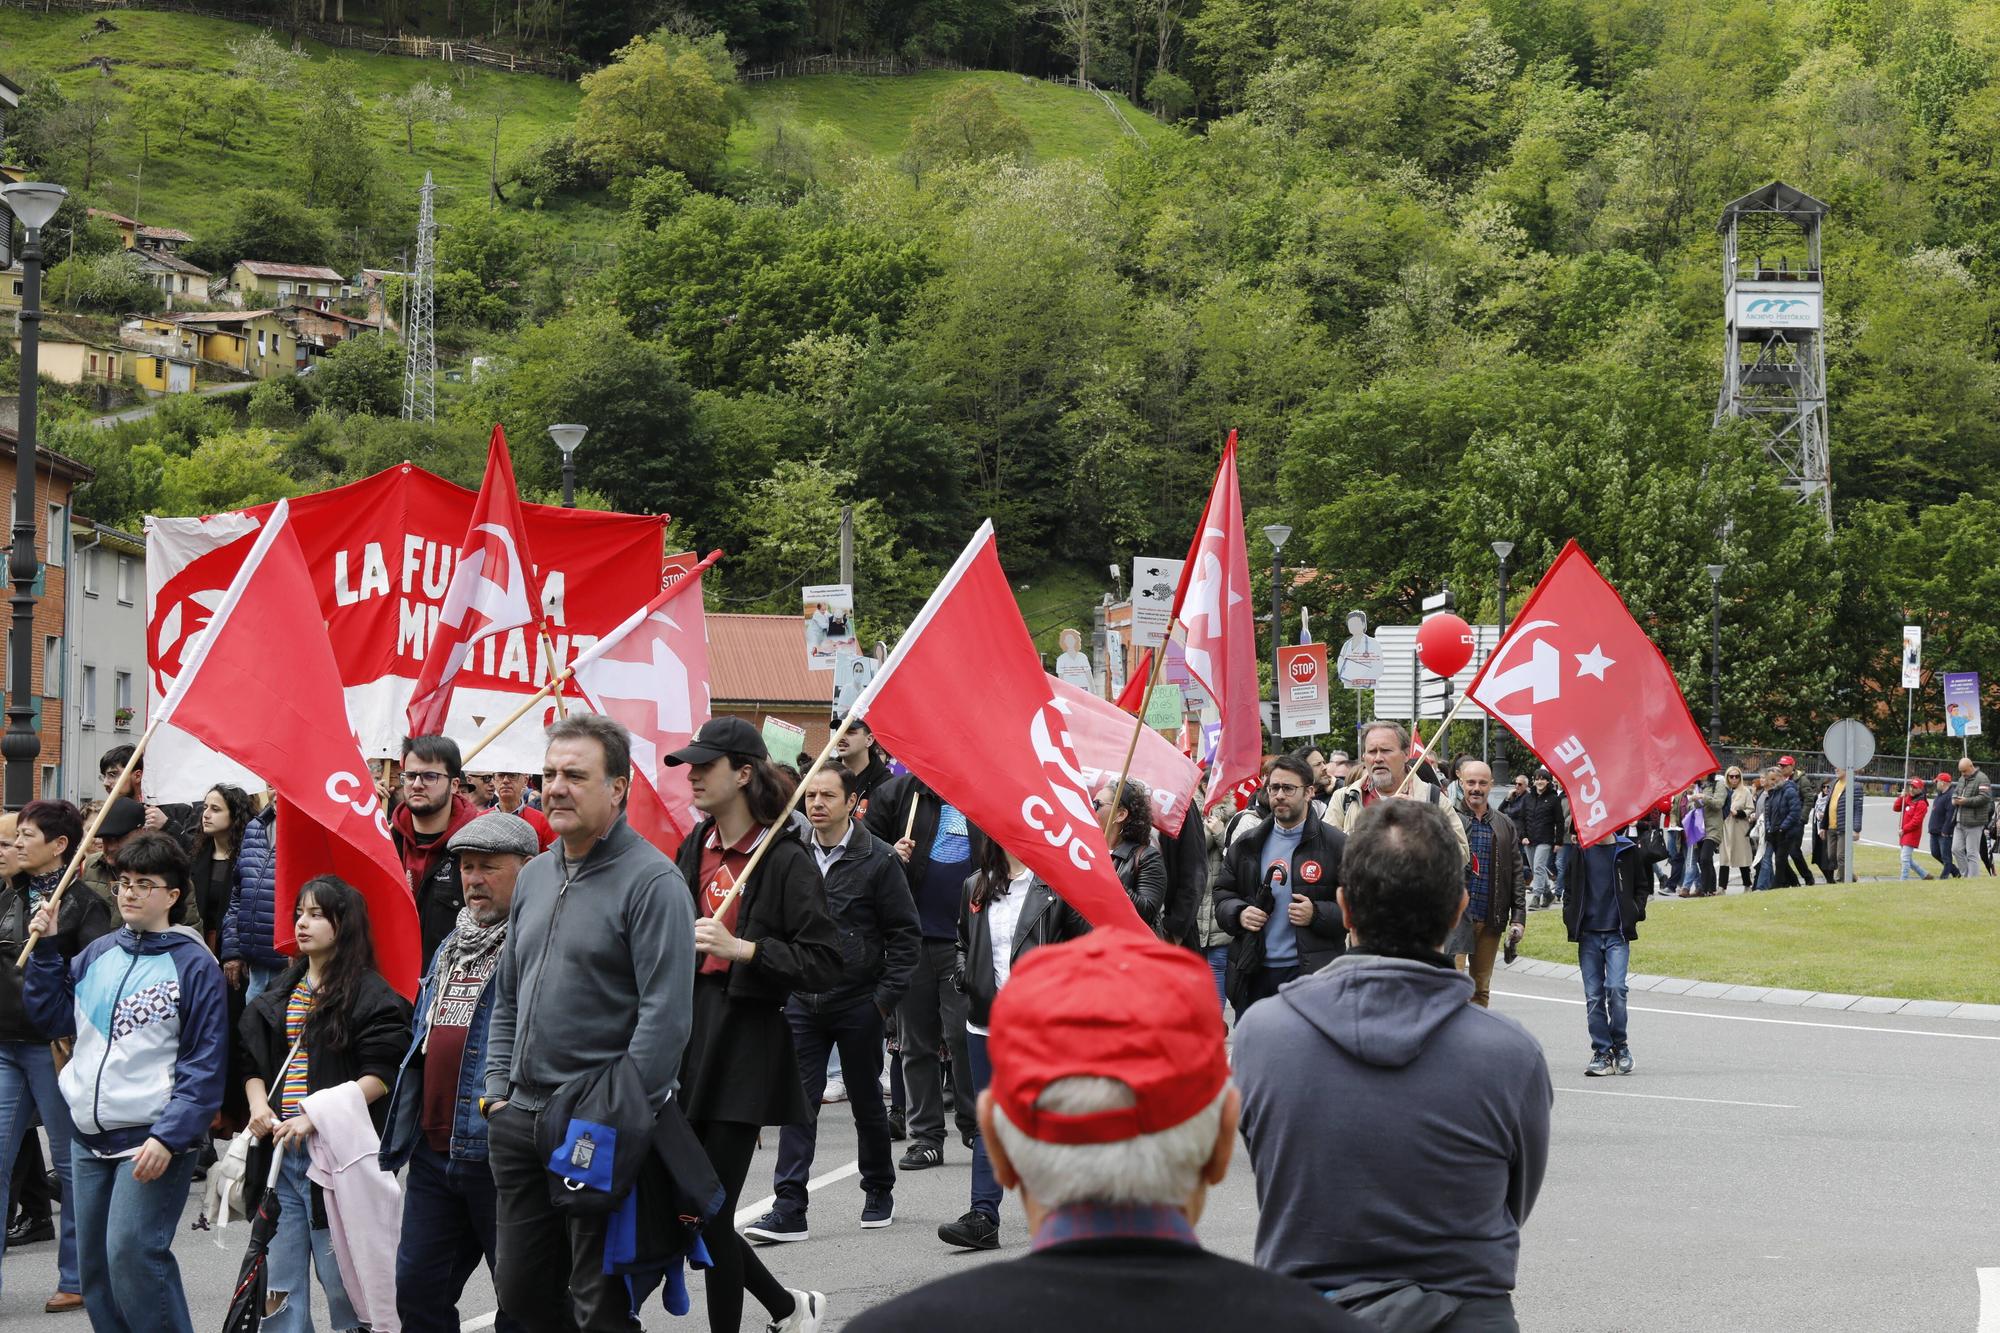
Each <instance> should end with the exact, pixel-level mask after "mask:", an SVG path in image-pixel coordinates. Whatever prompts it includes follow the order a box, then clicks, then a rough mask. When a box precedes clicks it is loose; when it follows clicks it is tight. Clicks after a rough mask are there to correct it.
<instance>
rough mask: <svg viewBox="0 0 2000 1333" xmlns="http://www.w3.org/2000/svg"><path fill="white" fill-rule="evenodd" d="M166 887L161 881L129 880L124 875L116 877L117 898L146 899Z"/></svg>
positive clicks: (165, 883)
mask: <svg viewBox="0 0 2000 1333" xmlns="http://www.w3.org/2000/svg"><path fill="white" fill-rule="evenodd" d="M167 887H168V885H167V882H166V881H165V880H163V879H131V878H128V877H126V876H124V875H120V876H119V877H118V896H119V897H121V898H147V897H151V896H152V895H153V894H155V893H157V892H159V891H160V890H162V889H165V888H167Z"/></svg>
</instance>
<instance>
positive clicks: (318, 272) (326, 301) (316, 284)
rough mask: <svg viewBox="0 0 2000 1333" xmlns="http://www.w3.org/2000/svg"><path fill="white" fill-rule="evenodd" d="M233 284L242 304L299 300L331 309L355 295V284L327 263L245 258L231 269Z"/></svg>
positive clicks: (268, 303) (237, 297) (280, 303)
mask: <svg viewBox="0 0 2000 1333" xmlns="http://www.w3.org/2000/svg"><path fill="white" fill-rule="evenodd" d="M229 286H230V289H231V290H232V291H233V292H234V293H235V300H236V303H237V304H238V305H241V306H244V307H245V308H248V307H251V306H283V305H291V304H293V303H294V302H296V303H297V304H299V305H309V306H315V307H317V308H318V309H321V310H330V309H332V308H333V304H334V302H336V301H344V300H346V299H347V298H348V297H350V296H352V295H354V285H353V284H352V283H350V282H348V281H347V279H345V278H343V277H341V276H340V274H338V273H336V272H334V271H333V270H332V269H330V268H327V267H326V266H325V265H323V264H267V263H265V262H264V261H262V260H259V259H244V260H239V261H238V262H237V265H236V267H235V268H234V269H233V270H231V271H230V274H229Z"/></svg>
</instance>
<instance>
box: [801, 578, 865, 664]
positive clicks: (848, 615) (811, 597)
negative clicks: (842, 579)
mask: <svg viewBox="0 0 2000 1333" xmlns="http://www.w3.org/2000/svg"><path fill="white" fill-rule="evenodd" d="M805 603H806V608H805V617H806V666H807V667H808V668H809V669H811V670H813V671H831V670H833V666H834V662H835V660H836V659H838V658H839V657H840V656H841V655H842V654H843V653H856V654H858V653H860V651H861V642H860V640H858V639H857V638H855V636H854V586H853V585H852V584H848V583H808V584H807V585H806V587H805Z"/></svg>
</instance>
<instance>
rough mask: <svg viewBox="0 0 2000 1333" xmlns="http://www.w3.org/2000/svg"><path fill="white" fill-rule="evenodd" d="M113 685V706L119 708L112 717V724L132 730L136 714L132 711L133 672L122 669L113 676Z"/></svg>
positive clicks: (123, 729) (124, 729)
mask: <svg viewBox="0 0 2000 1333" xmlns="http://www.w3.org/2000/svg"><path fill="white" fill-rule="evenodd" d="M111 687H112V688H111V706H112V707H113V708H115V709H117V710H118V711H117V713H116V714H115V715H113V717H112V719H111V725H112V726H114V727H116V728H117V729H118V730H120V731H130V730H132V718H133V716H134V713H133V711H132V673H131V672H129V671H120V672H119V673H117V675H115V676H114V677H112V681H111Z"/></svg>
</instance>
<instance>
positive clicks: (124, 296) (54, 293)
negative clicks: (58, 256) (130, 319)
mask: <svg viewBox="0 0 2000 1333" xmlns="http://www.w3.org/2000/svg"><path fill="white" fill-rule="evenodd" d="M42 299H43V300H44V301H46V302H48V303H49V304H50V305H52V306H56V307H58V308H60V309H64V310H91V311H96V312H99V313H101V314H106V315H130V314H136V313H139V312H142V311H148V310H157V309H158V308H159V307H160V306H161V305H163V304H165V302H164V301H163V300H162V299H161V296H160V289H159V288H158V287H155V286H154V285H153V284H152V283H151V282H150V281H148V280H147V278H146V275H145V274H144V273H141V272H140V271H139V260H138V257H137V256H136V255H133V254H131V253H129V252H127V251H124V250H120V251H118V252H117V253H115V254H108V255H91V256H84V255H78V256H77V257H76V258H75V259H65V260H63V261H62V263H60V264H57V265H56V266H55V267H54V268H52V269H50V270H49V272H48V276H47V277H46V278H45V279H44V280H43V283H42Z"/></svg>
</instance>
